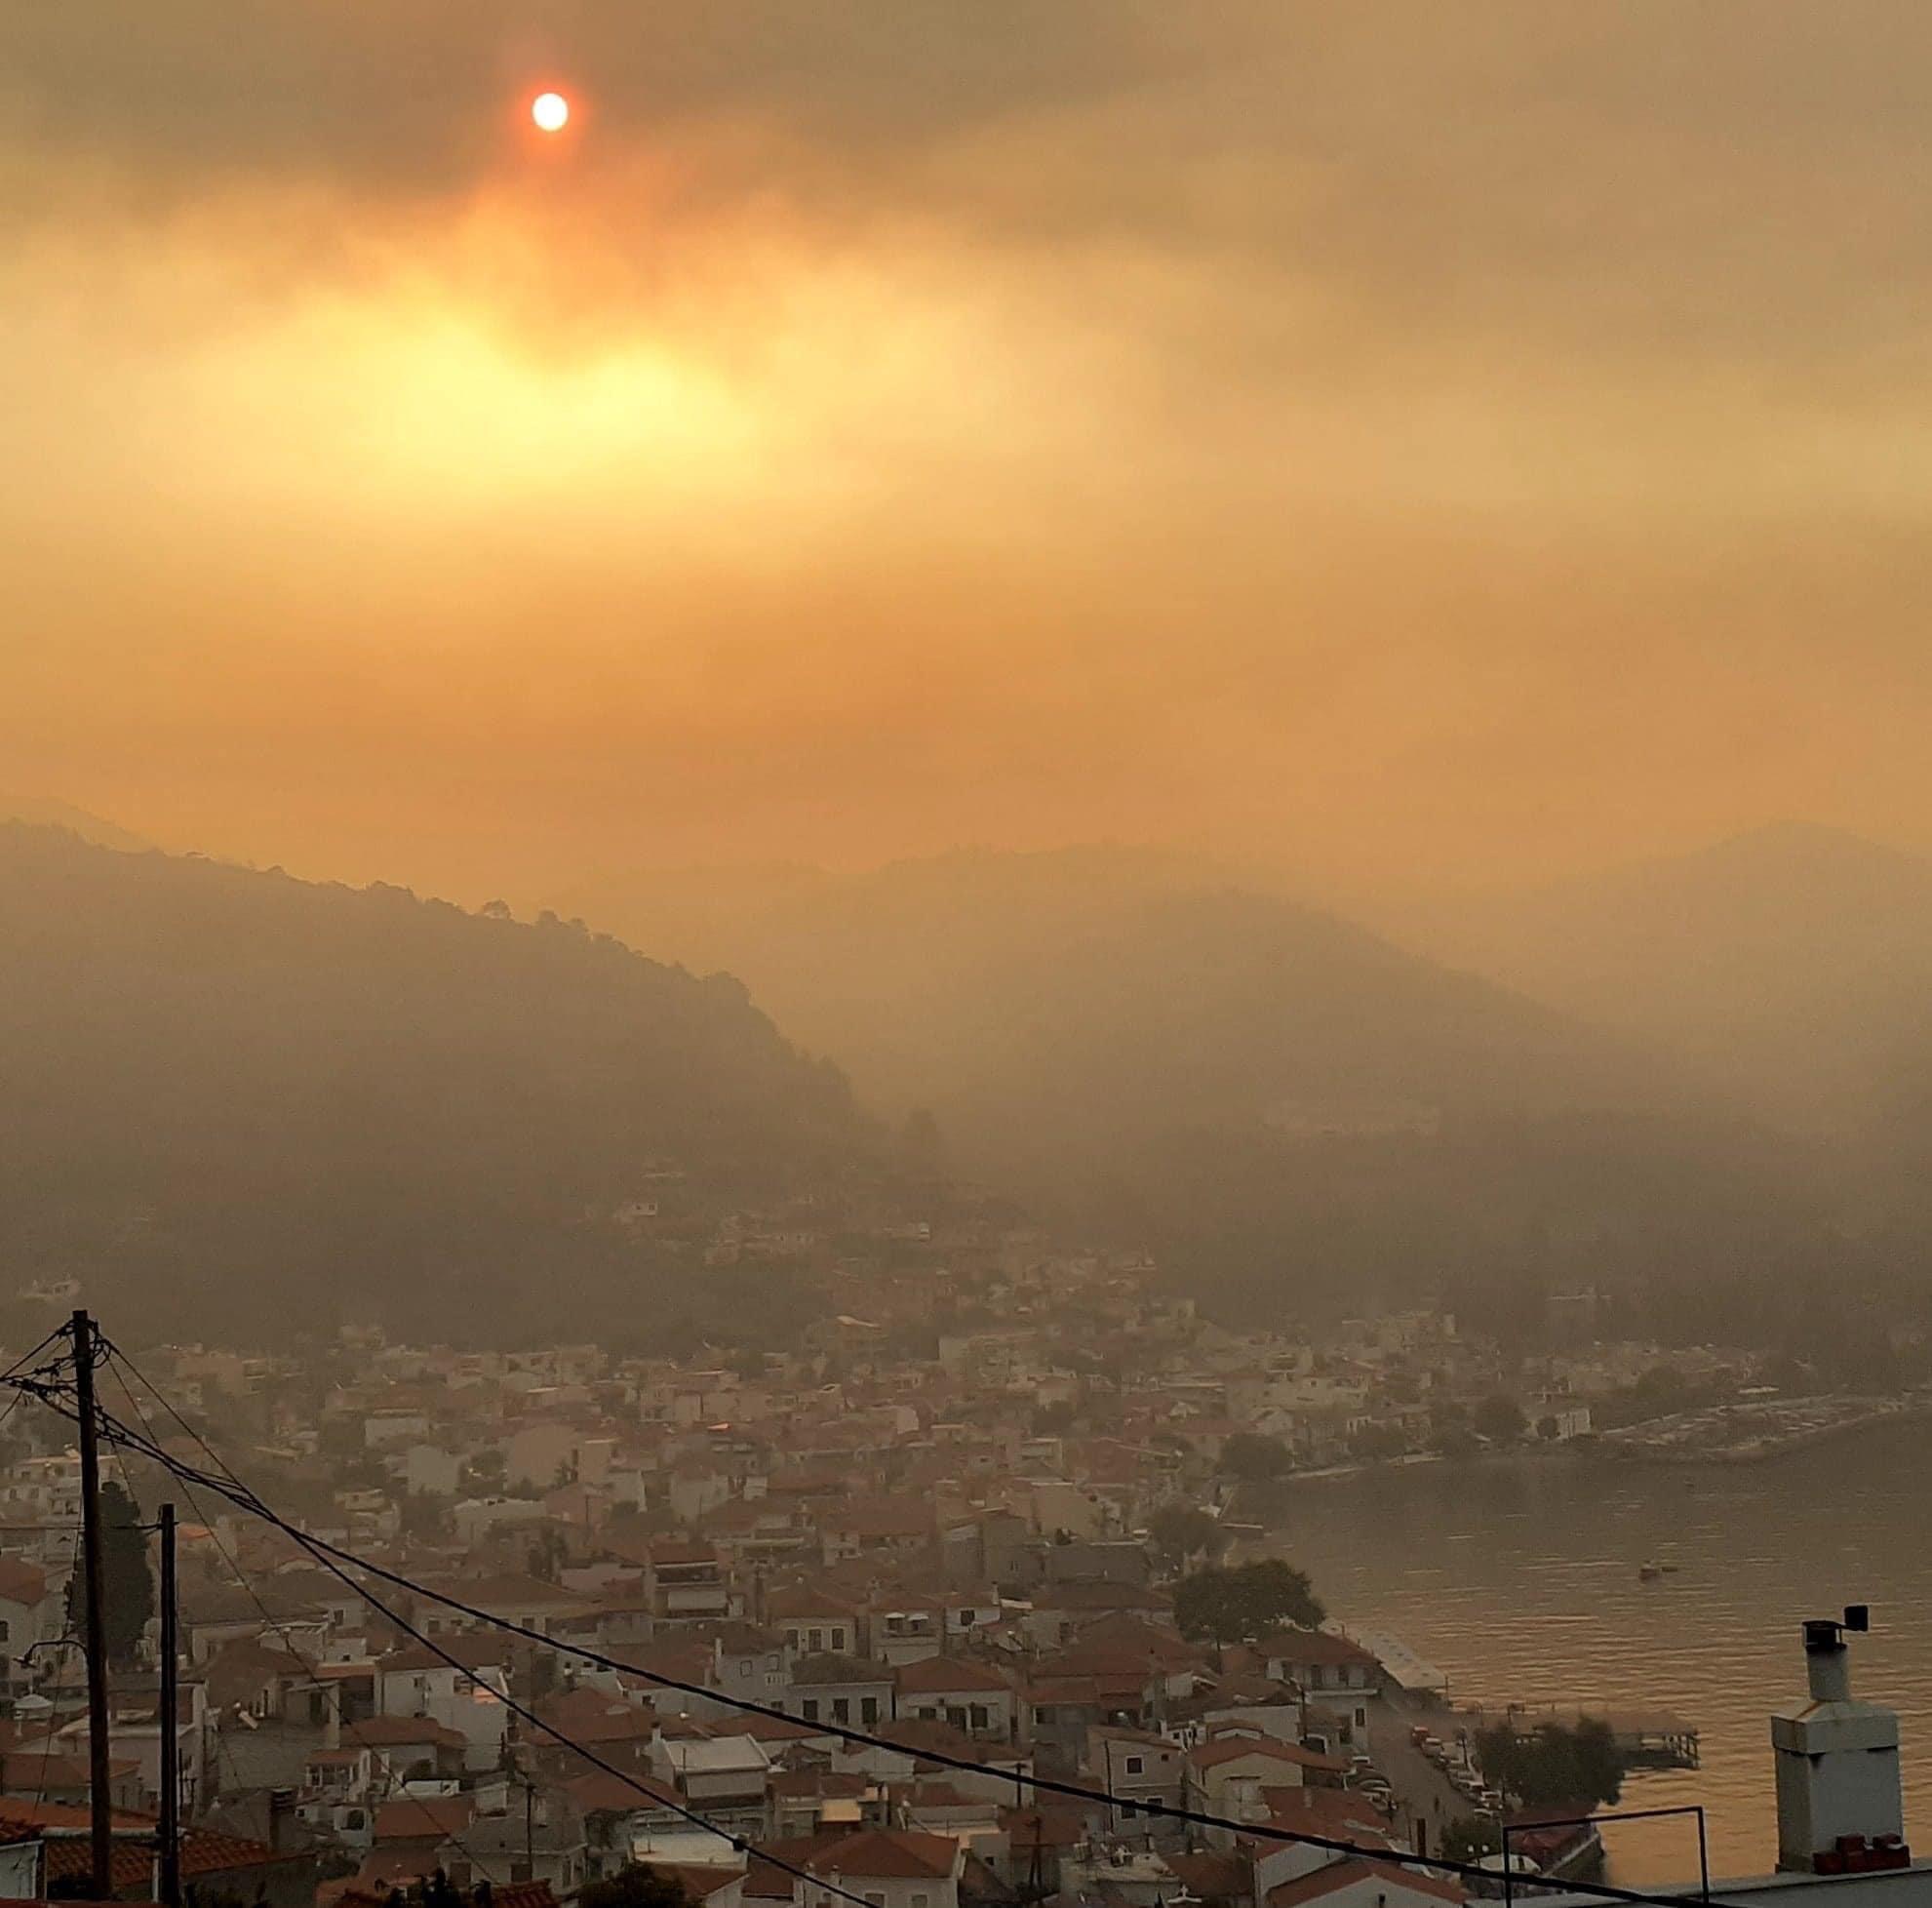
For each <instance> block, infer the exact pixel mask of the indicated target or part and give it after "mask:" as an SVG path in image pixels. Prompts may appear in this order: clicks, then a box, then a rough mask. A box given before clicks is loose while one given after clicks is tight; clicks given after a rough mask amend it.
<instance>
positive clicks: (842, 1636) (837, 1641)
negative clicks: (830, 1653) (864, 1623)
mask: <svg viewBox="0 0 1932 1908" xmlns="http://www.w3.org/2000/svg"><path fill="white" fill-rule="evenodd" d="M845 1647H846V1626H845V1625H844V1624H843V1623H840V1624H838V1625H836V1626H835V1627H834V1629H833V1631H832V1648H833V1649H834V1650H843V1649H844V1648H845Z"/></svg>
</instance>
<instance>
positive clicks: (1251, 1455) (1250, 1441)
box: [1221, 1431, 1290, 1484]
mask: <svg viewBox="0 0 1932 1908" xmlns="http://www.w3.org/2000/svg"><path fill="white" fill-rule="evenodd" d="M1289 1463H1290V1459H1289V1457H1288V1448H1287V1446H1286V1445H1284V1444H1283V1443H1282V1442H1281V1439H1280V1438H1264V1437H1261V1436H1259V1435H1257V1434H1256V1433H1255V1432H1252V1431H1237V1432H1236V1433H1235V1435H1234V1436H1233V1437H1232V1438H1230V1439H1229V1440H1228V1442H1227V1443H1226V1444H1224V1445H1223V1446H1222V1447H1221V1469H1222V1470H1224V1471H1226V1472H1227V1473H1228V1475H1229V1476H1230V1477H1236V1478H1240V1479H1241V1480H1242V1482H1243V1483H1246V1484H1261V1483H1265V1482H1266V1481H1267V1480H1268V1479H1269V1478H1278V1477H1280V1476H1281V1474H1282V1473H1283V1472H1284V1471H1286V1470H1287V1469H1288V1467H1289Z"/></svg>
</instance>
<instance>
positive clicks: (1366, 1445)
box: [1349, 1424, 1408, 1462]
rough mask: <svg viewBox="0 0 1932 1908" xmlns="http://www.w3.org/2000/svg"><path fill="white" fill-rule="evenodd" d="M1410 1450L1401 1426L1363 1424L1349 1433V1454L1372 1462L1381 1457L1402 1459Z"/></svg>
mask: <svg viewBox="0 0 1932 1908" xmlns="http://www.w3.org/2000/svg"><path fill="white" fill-rule="evenodd" d="M1407 1449H1408V1439H1407V1438H1406V1437H1405V1436H1404V1435H1403V1433H1402V1428H1401V1426H1400V1425H1399V1424H1363V1425H1360V1426H1359V1427H1358V1428H1357V1429H1356V1430H1354V1431H1351V1432H1350V1433H1349V1454H1350V1455H1351V1456H1353V1457H1363V1458H1367V1459H1369V1460H1370V1461H1371V1462H1372V1461H1373V1460H1375V1459H1376V1458H1381V1457H1400V1455H1401V1454H1402V1452H1403V1451H1406V1450H1407Z"/></svg>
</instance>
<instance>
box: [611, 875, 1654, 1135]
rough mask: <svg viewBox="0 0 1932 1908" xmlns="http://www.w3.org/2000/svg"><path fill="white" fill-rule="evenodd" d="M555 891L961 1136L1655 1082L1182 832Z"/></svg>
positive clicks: (1500, 995)
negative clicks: (1236, 872) (812, 872)
mask: <svg viewBox="0 0 1932 1908" xmlns="http://www.w3.org/2000/svg"><path fill="white" fill-rule="evenodd" d="M712 895H717V896H722V897H723V898H722V899H721V900H720V901H719V902H718V904H715V905H707V897H708V896H712ZM572 900H573V903H574V904H575V905H578V906H581V907H582V908H583V909H584V910H585V911H586V912H589V913H590V914H591V915H592V917H593V918H595V919H597V920H598V921H599V922H600V924H601V925H608V926H611V927H613V928H615V929H617V931H618V932H620V933H622V934H624V935H625V936H626V938H629V939H631V940H633V941H634V943H635V944H638V945H641V946H648V947H651V948H652V949H653V950H655V951H661V952H665V953H669V954H672V955H674V956H675V957H676V958H678V959H680V960H683V961H686V962H688V963H690V964H691V965H694V966H706V965H712V964H717V965H721V966H724V967H726V968H729V971H730V972H732V973H734V974H738V975H739V976H740V977H741V978H743V979H744V980H745V982H746V984H747V985H748V986H750V987H751V988H752V989H753V991H754V992H755V993H756V995H757V996H758V998H759V999H760V1000H761V1002H763V1003H764V1004H765V1005H766V1006H767V1007H768V1008H769V1011H770V1013H771V1014H772V1015H773V1017H774V1018H775V1019H776V1020H777V1021H778V1022H779V1024H780V1025H781V1026H783V1027H784V1028H785V1029H786V1031H787V1032H789V1033H791V1034H792V1035H794V1036H795V1037H796V1038H797V1039H799V1040H800V1041H802V1042H803V1043H805V1044H806V1045H807V1046H809V1047H811V1048H814V1049H818V1050H822V1051H825V1052H829V1053H834V1054H836V1055H837V1056H838V1058H839V1060H840V1062H841V1064H842V1065H844V1066H846V1067H847V1068H848V1070H849V1071H850V1072H851V1074H852V1076H853V1079H854V1081H855V1082H856V1083H857V1084H858V1085H859V1087H860V1089H861V1090H862V1091H863V1092H866V1093H870V1094H872V1095H873V1096H874V1097H876V1098H877V1099H879V1100H880V1101H881V1102H882V1103H884V1104H887V1105H888V1106H893V1107H898V1108H905V1107H908V1106H914V1105H923V1106H928V1107H931V1108H933V1109H934V1110H935V1111H939V1112H940V1113H941V1115H942V1118H944V1119H945V1120H946V1121H947V1123H948V1124H949V1125H950V1126H953V1127H956V1128H958V1129H959V1130H960V1131H961V1132H962V1133H964V1134H970V1135H971V1136H972V1137H973V1140H974V1144H975V1147H976V1148H990V1149H992V1150H994V1151H998V1150H1000V1149H1001V1148H1003V1147H1007V1146H1011V1147H1018V1146H1024V1147H1025V1148H1026V1149H1027V1150H1029V1151H1033V1150H1037V1149H1040V1148H1042V1147H1044V1146H1045V1147H1051V1148H1053V1149H1054V1150H1055V1151H1056V1152H1057V1151H1058V1150H1059V1149H1060V1147H1061V1145H1062V1144H1063V1143H1071V1144H1074V1145H1079V1144H1081V1143H1084V1141H1085V1140H1086V1139H1088V1138H1091V1137H1094V1136H1096V1135H1100V1134H1106V1133H1114V1132H1117V1131H1120V1130H1123V1129H1127V1128H1139V1127H1146V1126H1157V1127H1160V1128H1168V1127H1172V1126H1174V1125H1182V1124H1197V1123H1202V1122H1207V1123H1214V1124H1226V1123H1237V1124H1242V1125H1248V1124H1261V1123H1268V1124H1272V1125H1274V1126H1276V1127H1278V1128H1280V1129H1281V1130H1284V1131H1286V1130H1315V1129H1321V1128H1327V1127H1360V1128H1364V1129H1378V1128H1383V1127H1388V1126H1391V1125H1394V1126H1403V1127H1406V1126H1412V1125H1415V1124H1417V1123H1418V1122H1424V1123H1426V1122H1427V1120H1428V1119H1430V1118H1433V1117H1434V1116H1435V1115H1439V1114H1440V1113H1442V1112H1444V1111H1449V1112H1457V1111H1472V1110H1479V1109H1481V1110H1493V1109H1503V1108H1507V1109H1511V1110H1530V1109H1536V1108H1549V1107H1555V1106H1562V1107H1575V1106H1580V1105H1627V1104H1634V1103H1644V1104H1647V1103H1653V1102H1654V1099H1655V1096H1656V1093H1657V1092H1658V1082H1657V1080H1656V1078H1655V1075H1654V1072H1653V1071H1651V1070H1647V1069H1645V1068H1644V1067H1643V1066H1642V1065H1641V1064H1640V1063H1638V1062H1637V1061H1636V1057H1635V1055H1634V1054H1633V1053H1630V1052H1627V1051H1625V1050H1624V1049H1622V1048H1621V1047H1620V1046H1619V1045H1618V1044H1617V1043H1616V1042H1613V1041H1611V1040H1607V1039H1605V1038H1603V1037H1601V1036H1599V1035H1597V1034H1596V1033H1595V1032H1593V1031H1591V1030H1590V1029H1588V1028H1586V1027H1584V1026H1581V1025H1579V1024H1577V1023H1576V1022H1574V1021H1571V1020H1569V1019H1567V1018H1565V1017H1564V1016H1563V1015H1561V1014H1557V1013H1556V1012H1554V1011H1552V1010H1551V1009H1549V1008H1547V1007H1544V1006H1541V1005H1538V1004H1536V1003H1533V1002H1531V1001H1529V1000H1526V999H1523V998H1520V997H1518V996H1516V995H1513V994H1511V993H1510V992H1508V991H1507V990H1506V989H1504V988H1502V987H1499V986H1497V985H1495V984H1493V983H1491V982H1488V981H1485V980H1481V979H1479V978H1476V977H1474V976H1472V975H1469V974H1458V973H1455V972H1452V971H1450V970H1448V969H1445V968H1443V967H1440V966H1439V965H1438V964H1436V963H1434V962H1432V961H1429V960H1427V959H1424V958H1422V957H1420V956H1417V955H1414V954H1409V953H1405V952H1403V951H1401V950H1400V949H1398V948H1397V947H1395V946H1393V945H1392V944H1391V943H1390V942H1388V941H1386V940H1384V939H1382V938H1380V937H1379V936H1377V935H1375V934H1371V933H1370V932H1368V931H1367V930H1366V929H1363V928H1360V927H1358V926H1356V925H1354V924H1353V923H1351V922H1348V921H1345V920H1342V919H1340V918H1339V917H1337V916H1335V915H1332V914H1328V913H1324V912H1322V911H1321V910H1318V909H1315V908H1311V907H1306V906H1302V905H1299V904H1297V903H1296V902H1294V901H1292V900H1289V899H1287V898H1285V897H1283V896H1281V895H1278V894H1264V893H1257V892H1254V891H1253V890H1251V889H1247V888H1242V887H1239V886H1236V885H1235V884H1234V883H1233V882H1232V881H1231V880H1230V878H1229V876H1228V875H1227V874H1225V873H1224V872H1223V871H1222V870H1220V869H1219V868H1218V867H1217V866H1216V865H1215V864H1213V863H1211V862H1208V861H1205V860H1203V859H1199V858H1195V857H1190V856H1185V855H1164V854H1160V853H1157V852H1152V851H1142V850H1127V849H1105V848H1100V849H1076V850H1065V851H1058V852H1054V853H1048V854H1037V855H1010V854H994V853H982V852H962V853H959V854H954V855H942V856H938V857H935V858H933V859H930V860H921V861H909V862H900V863H895V864H892V865H891V866H888V867H886V868H883V869H880V870H878V871H876V872H873V873H869V874H865V875H860V876H851V877H833V876H826V875H820V876H818V877H816V878H815V879H808V878H805V877H803V876H801V875H798V874H795V873H793V872H791V871H787V873H786V875H785V877H784V879H783V881H782V884H781V885H779V886H774V887H772V888H770V889H766V890H764V891H763V892H762V894H761V891H760V889H759V884H758V883H757V882H756V880H754V881H752V882H750V883H748V884H747V883H732V882H729V881H722V880H714V879H710V878H697V879H692V878H684V879H675V880H669V881H666V880H663V879H660V878H653V879H652V880H651V881H650V882H649V883H645V884H641V885H640V886H639V887H637V888H635V889H632V890H630V891H629V892H628V893H626V892H624V891H623V890H621V889H619V888H618V887H616V886H614V885H613V887H612V888H611V889H610V890H609V891H607V892H605V893H604V894H598V893H597V892H596V891H594V890H585V891H579V892H578V893H577V894H575V895H573V896H572ZM1016 1118H1017V1119H1018V1120H1021V1121H1024V1123H1025V1127H1026V1132H1025V1133H1024V1134H1023V1135H1022V1133H1020V1131H1019V1130H1018V1128H1017V1127H1016ZM1043 1126H1044V1128H1045V1130H1043Z"/></svg>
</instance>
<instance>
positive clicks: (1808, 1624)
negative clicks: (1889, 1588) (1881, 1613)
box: [1804, 1604, 1872, 1650]
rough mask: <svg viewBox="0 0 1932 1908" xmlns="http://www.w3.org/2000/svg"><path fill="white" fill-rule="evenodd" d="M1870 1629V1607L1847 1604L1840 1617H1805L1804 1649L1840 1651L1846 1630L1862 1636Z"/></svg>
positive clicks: (1868, 1605) (1867, 1605)
mask: <svg viewBox="0 0 1932 1908" xmlns="http://www.w3.org/2000/svg"><path fill="white" fill-rule="evenodd" d="M1871 1628H1872V1606H1871V1605H1870V1604H1847V1605H1846V1606H1845V1608H1844V1613H1843V1615H1841V1616H1811V1617H1807V1618H1806V1619H1805V1623H1804V1647H1805V1649H1806V1650H1841V1649H1843V1648H1844V1640H1845V1632H1846V1631H1847V1630H1850V1631H1854V1632H1856V1633H1857V1634H1859V1635H1861V1636H1862V1635H1864V1634H1865V1633H1866V1632H1867V1631H1869V1630H1870V1629H1871Z"/></svg>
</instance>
